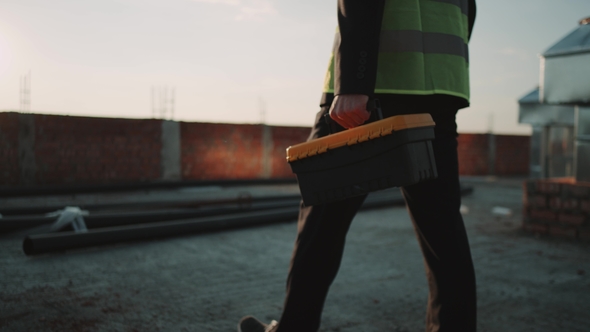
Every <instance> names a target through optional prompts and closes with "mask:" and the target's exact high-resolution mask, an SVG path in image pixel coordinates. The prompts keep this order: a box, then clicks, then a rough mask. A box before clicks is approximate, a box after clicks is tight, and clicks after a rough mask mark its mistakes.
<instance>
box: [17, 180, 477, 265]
mask: <svg viewBox="0 0 590 332" xmlns="http://www.w3.org/2000/svg"><path fill="white" fill-rule="evenodd" d="M471 192H473V188H472V187H462V188H461V194H462V195H464V194H469V193H471ZM293 203H295V202H293ZM403 204H404V200H403V197H401V194H400V193H399V191H397V190H396V191H392V190H386V191H382V192H379V193H378V194H375V193H373V194H372V195H369V197H368V198H367V200H366V201H365V203H364V204H363V206H362V207H361V209H362V210H367V209H372V208H379V207H385V206H391V205H403ZM298 215H299V206H298V205H294V206H292V207H282V208H279V209H270V210H263V211H255V212H246V213H236V214H230V215H221V216H210V217H204V218H198V219H188V220H176V221H164V222H156V223H150V224H139V225H127V226H118V227H105V228H99V229H95V230H89V231H88V232H85V233H76V232H73V231H69V232H59V233H49V234H37V235H30V236H27V237H26V238H25V240H24V242H23V250H24V252H25V254H27V255H37V254H43V253H48V252H53V251H63V250H68V249H74V248H82V247H91V246H97V245H103V244H110V243H117V242H125V241H137V240H147V239H153V238H162V237H168V236H178V235H185V234H189V233H197V232H207V231H209V232H212V231H221V230H225V229H232V228H241V227H249V226H255V225H262V224H269V223H274V222H284V221H289V220H294V219H296V218H297V216H298Z"/></svg>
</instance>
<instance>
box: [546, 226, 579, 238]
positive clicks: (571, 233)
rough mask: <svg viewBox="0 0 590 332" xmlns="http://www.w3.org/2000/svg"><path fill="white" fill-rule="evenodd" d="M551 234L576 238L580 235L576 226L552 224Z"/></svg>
mask: <svg viewBox="0 0 590 332" xmlns="http://www.w3.org/2000/svg"><path fill="white" fill-rule="evenodd" d="M549 234H551V235H554V236H559V237H568V238H576V237H577V236H578V231H577V229H575V228H567V227H560V226H551V227H549Z"/></svg>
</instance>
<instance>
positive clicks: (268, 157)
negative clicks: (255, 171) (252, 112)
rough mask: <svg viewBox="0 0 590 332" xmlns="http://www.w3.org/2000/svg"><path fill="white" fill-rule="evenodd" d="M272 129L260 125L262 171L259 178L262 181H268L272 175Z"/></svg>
mask: <svg viewBox="0 0 590 332" xmlns="http://www.w3.org/2000/svg"><path fill="white" fill-rule="evenodd" d="M271 129H272V128H271V127H270V126H267V125H265V124H263V125H262V160H261V164H262V169H261V171H260V177H261V178H263V179H270V177H271V175H272V149H273V141H272V130H271Z"/></svg>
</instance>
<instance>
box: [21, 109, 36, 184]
mask: <svg viewBox="0 0 590 332" xmlns="http://www.w3.org/2000/svg"><path fill="white" fill-rule="evenodd" d="M18 164H19V168H20V183H21V184H25V185H26V184H35V183H36V180H37V179H36V177H37V162H36V161H35V115H34V114H19V115H18Z"/></svg>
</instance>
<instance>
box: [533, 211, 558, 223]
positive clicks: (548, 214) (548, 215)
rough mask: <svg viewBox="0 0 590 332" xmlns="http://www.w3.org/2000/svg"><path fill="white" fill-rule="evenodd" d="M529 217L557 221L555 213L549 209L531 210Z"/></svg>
mask: <svg viewBox="0 0 590 332" xmlns="http://www.w3.org/2000/svg"><path fill="white" fill-rule="evenodd" d="M531 219H532V220H544V221H557V213H555V212H553V211H550V210H531Z"/></svg>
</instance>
